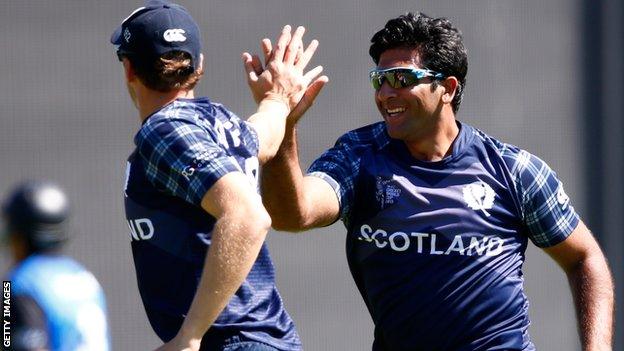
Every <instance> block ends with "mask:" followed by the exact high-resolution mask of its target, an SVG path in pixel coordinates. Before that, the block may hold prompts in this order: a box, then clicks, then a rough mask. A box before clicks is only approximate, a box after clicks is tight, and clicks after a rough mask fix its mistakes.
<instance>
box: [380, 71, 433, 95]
mask: <svg viewBox="0 0 624 351" xmlns="http://www.w3.org/2000/svg"><path fill="white" fill-rule="evenodd" d="M369 77H370V81H371V85H372V86H373V88H374V89H375V90H379V89H381V86H382V85H383V83H384V82H385V81H387V82H388V85H390V86H391V87H393V88H395V89H399V88H405V87H409V86H411V85H415V84H418V81H419V80H421V79H423V78H426V77H432V78H435V79H440V78H444V75H443V74H442V73H438V72H434V71H431V70H428V69H419V68H412V67H392V68H387V69H374V70H372V71H370V73H369Z"/></svg>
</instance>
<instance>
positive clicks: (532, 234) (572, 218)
mask: <svg viewBox="0 0 624 351" xmlns="http://www.w3.org/2000/svg"><path fill="white" fill-rule="evenodd" d="M458 123H459V122H458ZM460 125H461V126H463V127H466V128H468V129H470V132H471V133H474V134H475V136H477V137H478V139H479V140H481V142H482V143H483V144H485V145H486V146H487V147H489V148H491V149H492V150H494V151H495V152H497V153H498V154H499V155H500V156H501V157H502V159H503V160H504V161H505V164H506V166H507V167H508V169H509V171H510V173H511V176H512V177H513V183H514V185H515V186H514V188H513V189H510V190H511V191H513V192H514V193H515V195H516V196H517V197H518V199H520V203H521V206H520V210H521V211H520V212H521V213H520V214H521V219H522V222H523V223H524V224H525V225H526V227H527V229H528V231H527V233H528V235H529V238H530V239H531V241H532V242H533V243H534V244H535V245H536V246H538V247H550V246H553V245H555V244H557V243H559V242H561V241H563V240H564V239H565V238H567V236H568V235H570V234H571V233H572V231H573V230H574V229H575V228H576V225H577V224H578V215H577V214H576V212H575V211H574V208H573V207H572V206H571V205H570V204H569V202H570V200H569V198H568V196H567V195H566V193H565V191H564V190H563V184H562V183H561V181H560V180H559V179H558V178H557V174H556V173H555V172H554V171H553V170H552V169H551V168H550V167H549V166H548V165H547V164H546V163H545V162H544V161H543V160H541V159H540V158H538V157H537V156H535V155H532V154H530V153H529V152H527V151H525V150H522V149H520V148H518V147H516V146H513V145H509V144H505V143H502V142H500V141H498V140H496V139H494V138H492V137H490V136H488V135H486V134H485V133H483V132H482V131H480V130H478V129H475V128H472V127H470V126H468V125H466V124H460ZM390 142H391V138H390V137H389V136H388V134H387V133H386V128H385V125H384V123H383V122H378V123H375V124H373V125H369V126H366V127H363V128H359V129H356V130H353V131H351V132H349V133H346V134H344V135H343V136H342V137H340V138H339V139H338V141H337V142H336V144H335V145H334V147H333V148H331V149H329V150H327V151H326V152H325V153H323V154H322V155H321V156H320V157H319V158H318V159H317V160H316V161H314V163H313V164H312V165H311V166H310V168H309V170H308V175H311V176H316V177H319V178H321V179H323V180H325V181H327V182H328V183H329V184H330V185H331V186H332V188H333V189H334V191H335V192H336V196H337V197H338V200H339V202H340V218H341V219H342V220H343V221H345V223H348V221H349V217H350V214H351V209H352V204H353V199H354V191H355V184H356V182H357V179H356V178H357V175H358V173H359V167H360V157H359V155H360V153H361V151H362V150H363V149H366V148H376V149H382V148H384V147H386V146H388V145H389V144H390ZM562 204H563V205H562Z"/></svg>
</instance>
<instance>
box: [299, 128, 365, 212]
mask: <svg viewBox="0 0 624 351" xmlns="http://www.w3.org/2000/svg"><path fill="white" fill-rule="evenodd" d="M356 145H357V143H356V141H355V140H353V139H352V138H350V136H349V134H346V135H344V136H342V137H341V138H340V139H338V141H336V144H335V145H334V147H332V148H331V149H329V150H327V151H325V152H324V153H323V154H322V155H321V156H320V157H319V158H318V159H316V160H315V161H314V162H313V163H312V165H311V166H310V168H309V169H308V175H309V176H314V177H318V178H321V179H323V180H325V181H326V182H327V183H329V185H330V186H331V187H332V188H333V189H334V192H335V193H336V196H337V197H338V202H339V204H340V219H342V220H343V221H344V222H347V221H348V217H349V213H350V211H351V207H352V204H353V199H354V189H355V182H356V177H357V174H358V172H359V167H360V158H359V156H358V155H357V153H356Z"/></svg>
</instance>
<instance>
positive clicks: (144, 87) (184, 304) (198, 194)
mask: <svg viewBox="0 0 624 351" xmlns="http://www.w3.org/2000/svg"><path fill="white" fill-rule="evenodd" d="M303 33H304V28H303V27H299V28H297V29H296V30H295V31H294V32H292V31H291V28H290V26H285V27H284V29H283V30H282V33H281V35H280V37H279V38H278V40H277V45H276V47H275V49H274V50H272V55H271V56H270V57H268V58H267V59H266V61H265V63H266V65H267V67H268V69H267V70H264V71H263V70H261V68H262V64H261V63H260V60H259V58H258V57H257V56H251V55H250V54H248V53H244V54H243V61H244V67H245V69H246V72H247V76H248V83H249V85H250V87H251V88H252V92H253V96H254V98H255V99H256V101H257V102H258V103H259V105H258V110H257V112H256V113H255V114H253V115H252V116H250V117H249V118H248V119H247V120H246V121H244V120H241V119H239V118H238V117H237V116H236V115H235V114H234V113H232V112H231V111H230V110H228V109H227V108H226V107H225V106H223V105H221V104H219V103H216V102H213V101H211V100H209V99H208V98H196V97H195V95H194V92H193V88H194V86H195V85H196V83H197V82H198V81H199V79H200V77H201V76H202V73H203V69H202V59H203V56H202V54H201V45H200V43H201V38H200V32H199V28H198V26H197V24H196V23H195V21H194V20H193V18H192V17H191V16H190V14H189V13H188V11H187V10H186V9H185V8H183V7H181V6H179V5H177V4H173V3H168V2H164V1H149V2H147V3H146V5H145V6H144V7H141V8H139V9H137V10H135V11H134V12H132V14H131V15H130V16H129V17H128V18H126V19H125V20H124V21H123V23H122V24H121V26H120V27H119V28H118V29H117V30H116V31H115V32H114V33H113V35H112V38H111V42H112V43H113V44H114V45H116V46H117V54H118V56H119V59H120V60H121V61H122V63H123V68H124V73H125V80H126V83H127V87H128V92H129V94H130V97H131V98H132V101H133V103H134V104H135V106H136V108H137V110H138V113H139V119H140V121H141V126H140V129H139V130H138V132H137V133H136V136H135V138H134V141H135V144H136V149H135V151H134V152H133V153H132V154H131V156H130V157H129V159H128V168H127V174H126V175H127V181H126V188H125V209H126V217H127V221H128V225H129V228H130V238H131V241H132V252H133V257H134V264H135V269H136V274H137V281H138V286H139V292H140V294H141V298H142V300H143V304H144V306H145V310H146V312H147V316H148V318H149V321H150V323H151V325H152V327H153V329H154V331H155V332H156V334H157V335H158V336H159V337H160V338H161V339H162V340H163V341H165V342H166V344H165V345H164V346H163V347H162V348H159V350H199V349H201V350H228V351H235V350H259V351H262V350H267V351H268V350H301V342H300V340H299V336H298V335H297V332H296V330H295V325H294V323H293V321H292V319H291V317H290V316H289V315H288V313H287V312H286V310H285V309H284V305H283V303H282V299H281V297H280V294H279V293H278V290H277V288H276V286H275V273H274V268H273V264H272V262H271V258H270V257H269V252H268V250H267V247H266V245H265V244H264V240H265V236H266V234H267V231H268V230H269V228H270V226H271V220H270V217H269V215H268V213H267V212H266V210H265V209H264V206H263V205H262V202H261V199H260V196H259V195H258V168H259V166H260V165H261V164H263V163H265V162H266V161H267V160H268V159H270V158H271V157H272V156H273V155H274V154H275V153H276V152H277V149H278V147H279V145H280V143H281V141H282V139H283V135H284V130H285V123H286V117H287V115H288V114H289V113H290V112H291V110H292V109H293V108H295V106H296V105H297V104H298V102H299V101H300V100H301V99H302V98H304V96H305V99H306V101H311V100H313V99H314V97H315V96H316V95H317V94H318V92H319V90H320V89H321V88H322V86H323V85H324V84H325V82H326V81H327V77H325V76H320V77H319V76H318V75H319V74H320V72H321V70H322V68H321V67H320V66H319V67H316V68H315V69H313V70H311V71H309V72H307V73H304V72H303V70H304V69H305V67H306V65H307V63H308V62H309V60H310V59H311V57H312V55H313V53H314V51H315V50H316V47H317V44H318V43H317V42H316V41H312V42H311V43H310V45H309V46H308V47H307V48H305V50H304V48H303V44H302V35H303ZM267 42H268V43H270V41H269V40H268V39H267V40H265V41H264V42H263V43H264V44H263V45H266V43H267ZM215 44H216V43H215ZM213 48H214V50H215V52H217V51H218V45H214V46H213ZM265 51H266V50H265ZM213 84H219V82H213Z"/></svg>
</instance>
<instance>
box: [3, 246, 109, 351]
mask: <svg viewBox="0 0 624 351" xmlns="http://www.w3.org/2000/svg"><path fill="white" fill-rule="evenodd" d="M9 279H10V281H11V293H12V297H13V301H15V304H16V305H15V306H13V307H14V309H15V311H16V312H17V313H16V314H18V315H19V316H16V317H17V318H16V320H14V324H13V325H11V330H12V338H11V339H12V345H11V347H12V348H11V350H13V349H14V350H34V349H46V350H48V349H49V350H53V351H64V350H67V351H70V350H71V351H73V350H94V351H98V350H99V351H107V350H109V349H110V339H109V330H108V322H107V318H106V302H105V298H104V292H103V290H102V288H101V286H100V284H99V283H98V282H97V280H96V279H95V277H94V276H93V275H92V274H91V273H90V272H89V271H87V270H86V269H85V268H84V267H82V266H81V265H80V264H78V263H77V262H76V261H74V260H73V259H71V258H69V257H64V256H59V255H43V254H34V255H31V256H29V257H28V258H26V259H25V260H24V261H22V262H21V263H20V264H19V265H18V266H17V267H16V268H15V269H14V270H13V271H12V272H11V273H10V275H9ZM28 310H36V311H37V312H38V313H36V319H37V320H33V318H31V317H30V316H28V314H29V312H28ZM21 317H26V318H21ZM41 319H43V323H40V322H41Z"/></svg>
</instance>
